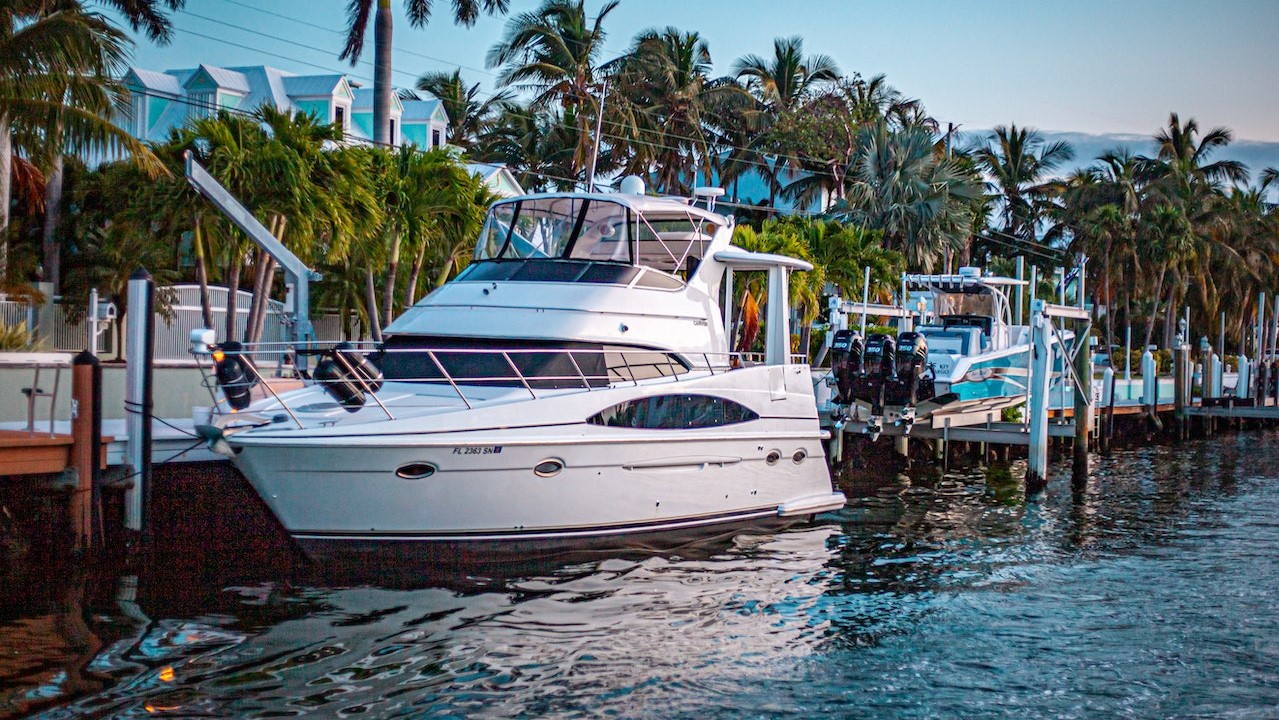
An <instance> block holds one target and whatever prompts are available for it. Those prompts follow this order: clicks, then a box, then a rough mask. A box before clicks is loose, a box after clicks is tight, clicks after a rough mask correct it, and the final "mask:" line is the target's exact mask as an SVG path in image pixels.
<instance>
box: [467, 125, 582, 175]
mask: <svg viewBox="0 0 1279 720" xmlns="http://www.w3.org/2000/svg"><path fill="white" fill-rule="evenodd" d="M576 152H577V143H576V130H575V129H574V128H573V126H571V125H569V124H568V123H567V122H565V120H564V116H563V115H562V114H560V112H559V111H558V110H557V109H551V110H547V109H542V108H537V107H527V108H521V107H509V108H507V109H506V110H504V111H503V112H502V113H501V115H499V116H498V118H497V120H496V121H495V122H494V124H493V127H492V128H491V129H490V130H489V131H488V132H487V133H485V135H484V137H483V139H482V141H481V143H480V147H479V149H478V150H477V151H476V153H475V157H476V159H478V160H482V161H484V162H497V163H503V164H505V165H507V166H509V167H510V168H511V171H512V172H514V173H515V174H516V178H517V179H518V180H519V183H520V185H521V186H523V187H525V188H529V189H539V190H547V189H552V188H554V189H558V190H571V189H573V186H574V185H576V183H577V177H578V175H577V171H576V170H575V169H574V166H573V162H574V158H575V157H576Z"/></svg>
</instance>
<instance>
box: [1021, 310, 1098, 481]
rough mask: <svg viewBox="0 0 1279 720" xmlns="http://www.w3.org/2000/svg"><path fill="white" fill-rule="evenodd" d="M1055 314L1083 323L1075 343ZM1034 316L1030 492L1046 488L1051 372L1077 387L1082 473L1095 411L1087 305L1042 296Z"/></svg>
mask: <svg viewBox="0 0 1279 720" xmlns="http://www.w3.org/2000/svg"><path fill="white" fill-rule="evenodd" d="M1054 320H1061V321H1075V322H1078V323H1083V325H1082V327H1079V328H1078V329H1077V330H1076V332H1075V341H1074V343H1073V348H1067V347H1066V344H1065V340H1064V339H1063V337H1062V335H1061V334H1060V333H1059V332H1058V331H1057V327H1056V325H1055V324H1054ZM1030 321H1031V324H1030V332H1031V360H1030V366H1031V370H1030V378H1029V382H1028V384H1027V395H1028V405H1029V415H1030V418H1029V420H1030V432H1029V437H1028V446H1029V448H1028V450H1029V452H1028V455H1027V458H1028V463H1027V465H1028V467H1027V470H1026V492H1028V493H1035V492H1039V491H1042V490H1043V489H1044V486H1045V485H1046V483H1047V479H1048V438H1049V432H1048V424H1049V423H1048V413H1049V407H1050V405H1051V402H1050V400H1051V394H1052V377H1053V373H1054V371H1055V370H1056V369H1057V368H1058V367H1060V368H1061V370H1062V376H1063V377H1062V382H1063V384H1064V383H1065V382H1066V381H1067V380H1066V379H1067V378H1069V381H1070V382H1071V383H1072V385H1073V387H1074V391H1075V393H1076V399H1077V403H1076V407H1075V411H1076V412H1075V417H1074V427H1075V432H1074V436H1075V442H1076V460H1075V469H1076V470H1077V469H1079V466H1080V464H1081V460H1082V466H1083V470H1084V474H1083V477H1084V478H1086V477H1087V466H1088V457H1087V453H1088V437H1089V435H1088V431H1089V430H1090V428H1091V423H1090V422H1089V418H1091V416H1092V412H1093V396H1092V375H1091V374H1089V368H1090V367H1091V365H1092V361H1091V358H1090V357H1089V356H1088V340H1087V338H1088V337H1089V334H1090V330H1091V322H1089V321H1090V315H1089V313H1088V310H1086V309H1085V308H1082V307H1074V306H1069V305H1064V304H1052V303H1048V302H1045V301H1044V300H1041V299H1035V300H1033V301H1032V304H1031V314H1030ZM1076 365H1078V366H1079V367H1081V368H1083V369H1084V374H1082V375H1081V374H1080V373H1078V372H1077V371H1076V368H1075V366H1076ZM1081 453H1082V454H1081ZM1078 479H1079V478H1078V473H1076V480H1077V481H1078Z"/></svg>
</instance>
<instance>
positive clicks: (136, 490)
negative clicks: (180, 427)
mask: <svg viewBox="0 0 1279 720" xmlns="http://www.w3.org/2000/svg"><path fill="white" fill-rule="evenodd" d="M128 298H129V309H128V315H127V317H126V319H125V338H126V340H125V342H126V347H127V353H128V355H127V357H128V366H127V368H126V371H125V388H124V407H125V411H126V416H127V423H126V426H127V427H128V434H129V445H128V448H127V450H126V455H125V458H126V467H127V469H126V473H127V474H128V475H131V476H132V482H130V483H128V485H127V486H126V488H125V492H124V526H125V527H126V528H127V529H129V530H135V531H141V530H142V528H143V524H144V523H145V522H146V506H147V498H148V493H149V492H150V488H151V411H152V408H153V407H154V402H153V399H152V386H151V375H152V364H153V362H154V358H155V281H154V280H153V279H152V278H151V273H149V272H147V271H146V270H144V269H142V268H138V269H137V270H135V271H133V274H132V275H130V276H129V294H128Z"/></svg>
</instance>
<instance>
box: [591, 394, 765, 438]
mask: <svg viewBox="0 0 1279 720" xmlns="http://www.w3.org/2000/svg"><path fill="white" fill-rule="evenodd" d="M758 419H759V415H758V414H757V413H756V412H755V411H754V410H751V409H750V408H748V407H745V406H744V405H739V404H738V403H735V402H733V401H732V400H728V399H725V398H721V397H714V396H711V395H658V396H656V397H648V398H641V399H638V400H628V401H626V402H624V403H618V404H617V405H614V406H612V407H610V408H606V409H604V410H602V411H600V412H599V413H596V414H595V415H592V416H591V417H589V418H587V420H586V422H587V423H589V424H591V425H603V426H604V427H620V428H631V429H634V430H686V429H691V428H708V427H719V426H721V425H733V424H736V423H743V422H750V421H751V420H758Z"/></svg>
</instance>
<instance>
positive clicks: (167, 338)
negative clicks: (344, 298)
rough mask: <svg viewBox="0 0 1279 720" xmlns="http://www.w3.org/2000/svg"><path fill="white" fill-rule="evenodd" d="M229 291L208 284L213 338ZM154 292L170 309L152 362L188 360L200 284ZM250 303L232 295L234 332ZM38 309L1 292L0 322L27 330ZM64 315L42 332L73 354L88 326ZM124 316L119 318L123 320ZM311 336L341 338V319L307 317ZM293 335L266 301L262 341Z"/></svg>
mask: <svg viewBox="0 0 1279 720" xmlns="http://www.w3.org/2000/svg"><path fill="white" fill-rule="evenodd" d="M227 292H228V289H227V288H224V287H218V286H210V287H209V304H210V306H211V307H212V310H213V329H214V331H216V333H217V338H218V341H219V342H221V341H223V340H225V339H226V311H227V307H226V306H227ZM157 293H166V294H168V299H169V301H170V305H169V308H170V310H171V313H170V314H169V316H168V317H166V316H164V315H157V316H156V324H155V326H156V327H155V334H156V340H155V357H156V359H157V360H187V359H189V358H190V354H189V353H188V352H187V350H188V348H189V347H190V337H191V331H192V330H195V329H196V328H202V327H204V325H205V323H204V313H203V311H202V310H201V308H200V286H199V285H174V286H170V287H163V288H159V289H157ZM252 303H253V294H252V293H250V292H247V291H244V290H241V291H239V292H238V293H237V294H236V303H235V336H236V337H237V338H242V337H244V329H245V326H246V325H247V324H248V320H249V306H250V305H252ZM38 310H39V309H38V308H36V307H34V306H31V305H28V304H26V303H24V302H20V301H16V300H10V299H8V298H5V297H4V296H0V323H2V324H5V325H9V326H22V327H27V328H31V327H32V326H34V325H35V324H36V323H37V322H38V319H37V318H38V315H39V312H38ZM67 316H68V313H67V311H66V308H64V307H63V306H62V305H61V304H60V303H58V301H57V300H55V304H54V312H53V313H52V322H51V325H52V327H51V328H50V329H49V331H48V332H42V333H41V335H42V336H43V337H44V338H45V339H46V340H45V342H46V344H47V345H51V346H52V347H49V348H48V349H50V350H60V351H68V352H75V351H79V350H83V349H85V348H86V347H88V346H89V324H88V321H87V320H85V319H81V320H80V322H77V323H72V322H70V321H69V320H68V319H67ZM123 321H124V319H123V317H121V318H120V320H119V321H118V322H123ZM312 322H313V323H314V326H315V336H316V338H317V339H318V340H324V341H336V340H342V339H344V334H343V332H342V322H341V319H340V318H339V317H338V316H337V315H322V316H319V317H316V318H313V319H312ZM350 335H351V336H352V337H354V338H356V339H360V336H359V330H358V328H356V327H353V328H352V329H351V333H350ZM291 337H292V333H291V327H290V323H289V318H288V315H287V313H286V312H285V310H284V304H283V303H281V302H278V301H276V300H269V301H268V304H267V311H266V321H265V323H264V324H263V327H262V340H261V341H262V342H264V343H269V342H283V341H288V340H289V339H290V338H291ZM114 338H115V330H114V328H111V329H108V330H107V331H106V332H104V333H102V335H101V337H100V338H99V340H98V349H99V353H100V354H102V355H107V356H113V355H115V354H116V353H115V349H114V347H113V344H114Z"/></svg>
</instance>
